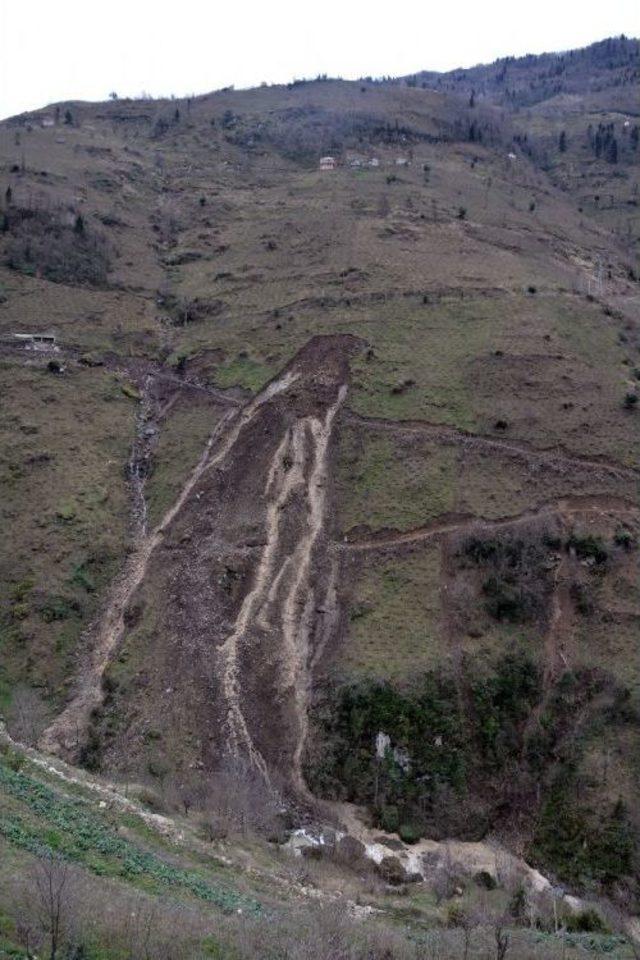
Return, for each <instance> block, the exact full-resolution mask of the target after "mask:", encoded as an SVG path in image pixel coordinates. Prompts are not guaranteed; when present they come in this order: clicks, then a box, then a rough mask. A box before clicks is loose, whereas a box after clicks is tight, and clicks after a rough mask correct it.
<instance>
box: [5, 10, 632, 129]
mask: <svg viewBox="0 0 640 960" xmlns="http://www.w3.org/2000/svg"><path fill="white" fill-rule="evenodd" d="M620 33H626V34H627V36H636V37H637V36H639V35H640V0H535V2H528V3H523V2H521V0H510V2H508V0H484V2H480V0H476V2H471V0H438V2H433V0H420V2H416V0H404V2H395V3H394V2H389V0H386V2H385V0H369V2H364V0H313V2H310V0H240V2H238V0H235V2H234V0H224V2H221V0H171V2H168V0H153V2H151V0H110V2H108V3H100V4H98V3H95V2H94V0H0V41H1V48H0V50H1V52H0V118H1V117H7V116H10V115H12V114H15V113H19V112H21V111H23V110H30V109H34V108H36V107H41V106H44V105H45V104H47V103H52V102H55V101H59V100H80V99H81V100H104V99H106V97H107V96H108V94H109V93H110V91H112V90H115V91H116V92H117V93H118V94H120V96H135V95H138V94H140V93H141V92H142V91H147V92H149V93H151V94H153V95H154V96H159V95H168V94H172V93H173V94H175V95H176V96H182V95H186V94H190V93H205V92H207V91H209V90H215V89H217V88H219V87H223V86H228V85H230V84H235V86H236V87H247V86H254V85H256V84H259V83H261V82H262V81H266V82H268V83H279V82H286V81H288V80H291V79H293V78H294V77H311V76H316V75H317V74H318V73H328V74H330V75H331V76H342V77H348V78H355V77H360V76H366V75H368V74H370V75H372V76H381V75H383V74H391V75H399V74H406V73H412V72H413V71H416V70H421V69H435V70H449V69H452V68H454V67H457V66H472V65H473V64H475V63H481V62H489V61H492V60H495V59H496V58H497V57H502V56H507V55H511V54H515V55H519V54H523V53H541V52H542V51H544V50H566V49H568V48H570V47H579V46H584V45H586V44H588V43H591V42H592V41H594V40H601V39H603V38H604V37H607V36H613V35H617V34H620Z"/></svg>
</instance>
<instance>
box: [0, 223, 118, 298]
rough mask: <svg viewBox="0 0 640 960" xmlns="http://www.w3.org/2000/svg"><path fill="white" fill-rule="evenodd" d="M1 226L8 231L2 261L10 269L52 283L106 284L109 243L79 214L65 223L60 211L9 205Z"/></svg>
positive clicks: (95, 285)
mask: <svg viewBox="0 0 640 960" xmlns="http://www.w3.org/2000/svg"><path fill="white" fill-rule="evenodd" d="M4 228H5V232H6V233H7V234H8V240H7V245H6V248H5V255H4V261H5V263H6V265H7V266H8V267H10V268H11V269H12V270H17V271H19V272H20V273H26V274H29V275H39V276H42V277H44V278H45V279H47V280H52V281H53V282H54V283H71V284H78V285H86V286H92V287H102V286H104V285H105V284H106V281H107V273H108V271H109V264H110V251H109V247H108V245H107V243H106V241H105V240H104V238H103V237H102V236H101V235H100V234H97V233H95V232H94V231H92V230H89V228H88V227H87V226H86V224H85V222H84V221H83V219H82V218H81V217H76V218H75V219H74V220H73V222H71V223H67V222H66V221H65V220H64V219H63V218H62V216H61V215H60V214H59V213H54V212H51V211H48V210H38V209H35V208H34V209H31V208H24V207H22V208H19V207H11V208H10V209H9V210H8V211H7V213H6V214H5V224H4Z"/></svg>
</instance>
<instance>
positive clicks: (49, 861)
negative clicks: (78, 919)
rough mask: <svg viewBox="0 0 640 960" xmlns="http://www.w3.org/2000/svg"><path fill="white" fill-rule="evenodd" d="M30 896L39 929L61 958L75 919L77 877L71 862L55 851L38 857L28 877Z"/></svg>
mask: <svg viewBox="0 0 640 960" xmlns="http://www.w3.org/2000/svg"><path fill="white" fill-rule="evenodd" d="M27 883H28V888H27V890H26V894H27V897H28V898H29V899H30V907H31V915H32V917H33V921H34V923H35V925H36V928H37V929H38V930H39V932H40V933H41V935H42V937H43V938H44V939H45V940H47V941H48V943H49V960H57V957H58V955H59V950H60V946H61V943H62V940H63V937H64V934H65V931H66V929H67V926H68V924H69V921H70V918H71V906H72V897H73V878H72V874H71V869H70V867H69V864H68V863H66V862H65V861H64V860H62V859H61V858H60V857H58V856H56V855H55V854H50V855H48V856H46V857H43V858H42V859H41V860H38V861H37V863H36V864H35V866H34V868H33V869H32V870H31V872H30V874H29V875H28V878H27Z"/></svg>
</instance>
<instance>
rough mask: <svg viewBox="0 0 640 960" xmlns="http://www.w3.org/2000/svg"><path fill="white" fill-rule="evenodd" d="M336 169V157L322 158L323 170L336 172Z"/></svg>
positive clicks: (321, 167)
mask: <svg viewBox="0 0 640 960" xmlns="http://www.w3.org/2000/svg"><path fill="white" fill-rule="evenodd" d="M335 168H336V158H335V157H320V169H321V170H335Z"/></svg>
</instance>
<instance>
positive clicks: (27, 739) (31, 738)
mask: <svg viewBox="0 0 640 960" xmlns="http://www.w3.org/2000/svg"><path fill="white" fill-rule="evenodd" d="M48 721H49V711H48V709H47V706H46V704H45V703H44V701H43V699H42V697H41V696H40V694H39V693H38V691H37V690H34V688H33V687H28V686H24V685H19V686H17V687H16V689H15V690H14V693H13V697H12V698H11V706H10V707H9V711H8V716H7V726H8V728H9V732H10V733H11V736H12V737H13V738H14V740H18V741H19V742H20V743H24V744H26V745H27V746H28V747H33V746H35V744H36V743H37V742H38V738H39V737H40V734H41V733H42V731H43V730H44V728H45V727H46V725H47V723H48Z"/></svg>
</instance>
